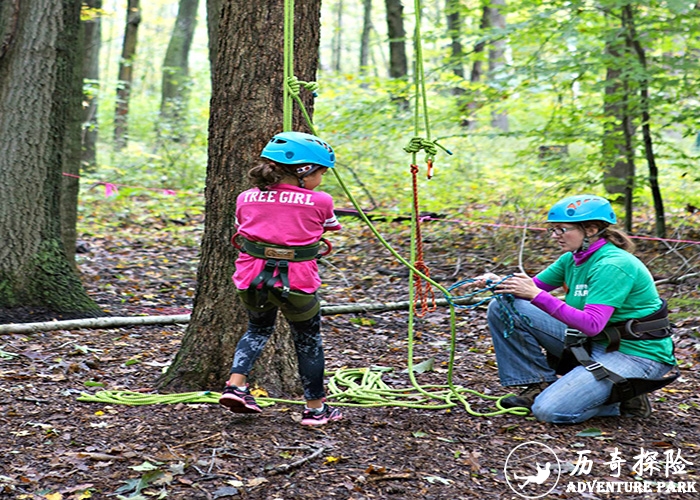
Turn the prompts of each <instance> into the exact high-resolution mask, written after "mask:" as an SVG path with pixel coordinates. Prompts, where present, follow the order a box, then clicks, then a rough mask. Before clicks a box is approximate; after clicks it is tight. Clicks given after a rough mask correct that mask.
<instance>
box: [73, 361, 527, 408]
mask: <svg viewBox="0 0 700 500" xmlns="http://www.w3.org/2000/svg"><path fill="white" fill-rule="evenodd" d="M392 370H393V369H392V368H387V367H372V368H340V369H338V370H336V371H335V372H334V373H332V374H329V375H330V378H329V380H328V396H327V400H328V401H332V402H333V404H334V405H336V406H353V407H364V408H366V407H377V406H396V407H402V408H415V409H430V410H445V409H450V408H454V407H456V406H459V405H460V403H461V404H462V405H466V409H467V411H468V412H469V414H470V415H474V416H482V417H489V416H494V415H500V414H503V413H511V414H515V415H527V413H528V410H527V409H525V408H515V409H514V408H510V409H506V408H503V407H502V406H501V405H500V400H501V399H502V398H503V397H505V396H488V395H484V394H480V393H478V392H476V391H473V390H470V389H466V388H464V387H450V386H449V385H425V386H419V387H415V386H414V387H402V388H395V387H389V386H388V385H387V384H386V383H385V382H384V380H383V379H382V377H383V375H384V374H385V373H388V372H390V371H392ZM463 394H471V395H474V396H478V397H479V398H482V399H487V400H491V401H493V402H494V404H495V406H496V410H494V411H488V412H477V411H474V410H472V409H471V406H470V405H469V403H467V402H466V401H465V399H464V397H463V396H462V395H463ZM220 397H221V393H218V392H210V391H198V392H185V393H178V394H149V393H142V392H135V391H117V390H113V391H99V392H96V393H95V394H87V393H82V394H81V395H80V396H79V397H78V398H77V399H78V401H81V402H86V403H101V404H105V405H116V404H120V405H128V406H145V405H156V404H161V405H163V404H178V403H187V404H194V403H199V404H217V403H218V402H219V398H220ZM255 401H256V402H257V403H258V404H259V405H260V407H261V408H265V407H269V406H272V405H274V404H276V403H281V404H304V401H297V400H288V399H279V398H269V397H256V398H255Z"/></svg>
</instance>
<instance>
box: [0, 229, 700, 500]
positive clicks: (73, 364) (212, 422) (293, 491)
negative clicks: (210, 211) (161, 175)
mask: <svg viewBox="0 0 700 500" xmlns="http://www.w3.org/2000/svg"><path fill="white" fill-rule="evenodd" d="M176 222H177V221H176ZM196 222H199V224H196ZM341 222H342V223H343V224H344V225H345V230H344V231H343V232H341V233H338V234H333V235H332V236H331V239H332V241H333V243H334V252H333V254H331V255H330V256H329V257H328V259H327V260H326V261H325V262H323V263H322V264H321V273H322V278H323V280H324V287H323V290H322V293H323V299H324V300H325V301H326V302H327V303H329V304H347V303H355V304H358V303H362V302H367V303H376V302H393V301H406V300H407V297H408V278H407V274H408V273H407V270H406V269H405V268H404V267H403V266H402V265H400V264H399V263H398V262H396V259H395V258H394V257H392V256H391V254H390V253H389V252H388V251H387V250H386V249H384V247H383V246H382V245H380V243H379V242H378V241H377V239H376V238H375V237H374V236H373V235H372V234H371V232H370V231H369V230H368V229H367V228H366V227H364V226H363V225H361V224H359V223H357V222H356V221H354V220H351V219H347V218H344V219H342V220H341ZM503 222H504V223H508V222H509V221H503ZM178 224H180V223H177V224H176V223H173V222H172V221H170V222H168V221H158V220H154V221H150V222H141V223H139V224H132V225H129V224H126V225H123V226H122V227H121V228H120V229H119V230H118V231H114V232H110V231H104V232H103V233H104V234H98V235H96V234H94V233H93V235H91V236H89V237H83V238H82V241H81V253H80V254H79V255H78V261H79V264H80V270H81V273H82V277H83V281H84V283H85V286H86V288H87V290H88V291H89V293H90V295H91V296H92V297H93V298H94V299H95V300H96V301H97V302H98V303H99V305H100V306H101V307H102V308H103V309H104V310H105V311H107V312H108V313H109V314H111V315H114V316H129V315H134V316H135V315H165V314H183V313H187V312H189V311H190V309H191V307H192V300H193V296H194V290H195V279H196V268H197V261H198V246H197V245H188V244H183V243H182V241H183V239H182V238H177V237H173V235H174V234H177V232H178V231H182V230H187V231H189V232H190V235H191V236H192V235H193V237H192V238H190V241H192V240H197V241H198V236H199V233H198V231H199V230H195V229H193V228H194V227H199V228H201V221H188V225H190V224H191V225H190V227H187V228H184V229H183V228H182V227H181V226H179V225H178ZM377 227H378V228H379V231H380V232H384V236H385V237H386V238H387V240H388V241H389V242H390V243H391V244H392V245H393V246H394V247H395V248H396V249H397V250H398V251H399V252H400V253H401V254H402V255H409V251H410V249H409V244H408V242H409V240H410V231H409V227H408V225H406V224H402V223H384V222H383V223H378V226H377ZM523 233H524V232H523V231H522V230H519V229H509V228H507V227H496V226H493V227H491V226H487V225H485V226H473V225H469V224H453V223H449V222H446V221H445V222H431V223H426V224H424V225H423V239H424V247H423V250H424V253H425V257H424V261H425V263H426V264H427V265H428V267H429V268H430V273H431V277H433V278H434V279H435V280H436V281H437V282H439V283H441V284H443V286H446V287H449V286H451V285H452V284H454V283H456V282H458V281H460V280H464V279H468V278H470V277H473V276H475V275H477V274H479V273H481V272H484V271H485V270H488V271H494V272H497V273H501V274H507V273H508V272H513V271H516V270H517V269H518V266H519V265H521V266H522V267H523V269H525V270H526V271H527V272H530V273H535V272H537V271H538V270H540V269H541V268H542V267H544V266H545V265H546V264H547V263H549V262H551V261H552V260H553V259H554V258H555V257H556V255H557V249H556V248H555V245H553V244H552V243H551V242H550V241H549V238H547V237H546V236H545V234H544V233H543V232H538V231H529V232H527V233H528V234H527V236H528V238H527V240H526V241H525V243H524V245H521V238H522V236H523ZM685 236H686V238H694V239H695V240H697V239H699V238H698V235H697V234H686V235H685ZM640 246H641V247H642V248H640V253H639V255H640V256H641V257H642V259H643V260H644V261H645V262H648V263H650V267H651V268H652V270H653V273H654V275H655V278H656V279H657V280H658V281H659V283H662V284H660V285H659V288H660V291H661V293H662V295H664V296H665V297H666V298H667V299H671V305H672V307H671V309H672V314H673V320H674V321H675V322H676V324H677V329H676V334H675V341H676V355H677V358H678V360H679V364H680V367H681V372H682V377H681V378H680V379H679V380H677V381H676V382H675V383H673V384H672V385H670V386H668V387H667V388H665V389H663V390H661V391H657V392H656V393H654V394H653V395H652V396H651V400H652V404H653V408H654V411H653V413H652V415H651V416H650V417H648V418H645V419H641V418H598V419H592V420H590V421H588V422H585V423H583V424H578V425H569V426H555V425H549V424H543V423H540V422H538V421H536V420H534V419H533V418H532V417H530V416H519V415H513V414H499V415H491V416H481V415H478V414H488V413H492V412H494V410H496V408H495V406H494V400H493V399H489V397H496V396H502V395H504V394H506V393H507V392H508V391H507V390H506V389H504V388H502V387H501V386H500V385H499V383H498V377H497V369H496V365H495V357H494V354H493V351H492V347H491V342H490V336H489V333H488V328H487V326H486V322H485V307H484V306H479V307H462V308H458V309H457V314H456V318H457V321H456V345H455V350H454V370H453V376H452V382H453V384H454V386H456V387H457V388H458V390H459V391H461V392H460V394H462V395H463V397H465V399H466V401H467V405H465V404H457V405H456V406H454V407H452V408H447V409H430V408H426V407H424V406H421V405H420V404H416V405H415V406H419V407H417V408H408V407H401V406H381V407H373V408H363V407H357V406H343V407H342V411H343V414H344V418H343V420H342V421H339V422H334V423H330V424H328V425H326V426H322V427H320V428H304V427H302V426H301V425H299V419H300V413H301V406H298V405H294V404H282V403H277V404H274V405H272V406H269V407H266V408H265V409H264V412H263V413H262V414H260V415H255V416H246V415H234V414H232V413H230V412H228V411H227V410H225V409H224V408H222V407H220V406H218V405H217V404H208V403H194V404H192V403H177V404H168V405H157V404H154V405H144V406H128V405H120V404H103V403H94V402H81V401H79V400H78V397H79V396H80V395H81V394H83V393H89V394H94V393H97V392H99V391H102V390H131V391H139V392H142V393H149V392H152V391H153V389H154V384H155V381H156V379H157V378H158V376H159V375H160V374H161V373H162V370H163V369H164V368H165V367H166V366H167V365H168V363H169V362H171V360H172V359H173V357H174V355H175V353H176V352H177V350H178V347H179V345H180V342H181V339H182V336H183V333H184V331H185V325H167V326H165V325H160V326H148V327H144V326H139V327H125V328H114V329H106V330H94V329H84V330H76V331H68V330H56V331H47V332H38V333H33V334H12V333H10V334H4V335H2V336H0V423H1V425H2V429H3V432H2V433H0V449H2V450H3V453H2V456H1V457H0V498H8V499H49V500H65V499H84V498H98V499H103V498H104V499H107V498H117V499H122V498H131V499H146V498H147V499H156V498H168V499H178V500H179V499H182V500H195V499H218V498H242V499H261V500H262V499H264V500H270V499H280V500H282V499H284V500H287V499H302V498H303V499H306V498H318V499H332V498H337V499H358V500H359V499H418V498H425V499H482V498H483V499H487V498H488V499H518V498H548V499H550V498H551V499H554V498H556V499H580V498H585V499H609V498H624V499H641V498H674V499H675V498H683V499H685V498H700V493H697V492H698V491H700V485H698V482H700V477H699V476H700V474H699V473H698V463H699V462H700V426H699V422H700V418H699V417H700V396H699V394H700V378H699V373H700V372H699V370H700V337H699V334H698V328H700V316H698V313H697V312H696V311H694V310H690V309H688V310H685V309H684V307H683V305H682V304H686V303H690V302H689V301H691V299H692V300H695V301H697V300H698V294H699V292H698V283H699V282H700V280H698V279H697V278H693V277H692V276H691V277H689V278H687V279H682V280H677V279H673V278H674V277H677V275H678V270H679V269H680V268H683V267H684V266H685V268H686V270H685V273H684V274H687V275H688V274H690V275H692V274H693V270H692V269H688V267H687V266H688V263H689V262H690V263H692V262H693V259H694V258H695V257H696V254H697V253H698V250H699V249H700V247H699V246H697V245H695V246H694V245H687V246H685V247H684V248H683V249H679V248H676V249H674V250H673V251H669V248H668V246H665V245H662V244H660V243H657V242H643V244H642V245H640ZM523 249H524V251H523ZM693 280H694V281H693ZM436 294H437V295H438V297H439V298H441V294H440V292H439V291H436ZM674 299H677V301H676V302H675V303H678V304H681V306H678V307H675V308H674V306H673V304H674ZM46 319H50V318H46V317H43V315H42V314H41V313H40V312H39V311H34V310H27V309H25V310H21V311H17V310H16V311H0V324H2V323H10V322H17V321H23V322H31V321H42V320H46ZM54 319H62V318H54ZM408 325H409V313H408V312H407V311H406V310H396V311H388V312H376V313H373V312H366V313H352V314H339V315H332V316H330V315H329V316H325V317H324V323H323V337H324V345H325V351H326V360H327V369H328V371H329V372H330V373H333V372H335V371H336V370H339V369H352V368H369V367H378V366H380V367H388V368H392V371H388V372H386V373H385V374H384V375H383V379H382V380H383V382H384V383H386V384H387V385H388V386H390V387H392V388H405V389H406V391H405V392H406V393H407V399H406V400H403V399H401V398H397V400H399V401H402V402H403V401H408V402H411V401H414V402H418V403H420V402H419V401H418V399H419V398H417V397H416V396H415V391H414V389H413V387H412V384H411V381H410V378H409V376H408V373H407V372H406V370H407V366H408V345H407V333H408V328H409V327H408ZM413 333H414V337H415V342H414V345H413V362H414V365H420V367H421V369H420V370H416V372H417V373H416V380H417V382H418V384H420V385H422V386H426V387H428V386H429V385H431V384H435V385H440V384H445V383H446V381H447V379H448V366H449V365H448V362H449V359H450V352H451V349H450V345H451V342H450V341H451V336H450V315H449V309H448V308H446V307H440V308H438V309H437V310H436V311H435V312H431V313H428V314H427V315H425V317H423V318H417V317H416V318H414V321H413ZM428 361H430V364H429V365H428V363H427V362H428ZM222 384H223V381H222ZM213 390H220V388H216V389H213ZM427 390H428V391H432V390H437V389H433V388H430V387H429V388H428V389H427ZM554 458H556V461H558V462H559V464H560V466H561V474H559V475H558V476H557V477H556V480H555V478H554V476H550V477H549V478H548V480H547V481H545V482H544V483H542V484H541V485H537V483H536V482H534V481H535V476H536V473H537V469H536V467H539V466H540V465H543V464H544V462H545V461H552V460H554ZM614 459H617V462H616V463H619V464H620V468H619V469H615V468H613V467H612V465H613V463H614V462H615V460H614ZM507 464H508V467H510V469H509V470H510V473H511V474H512V475H513V476H506V474H505V472H504V468H505V467H506V465H507ZM529 472H532V474H531V475H532V478H531V481H530V484H529V485H528V484H527V479H525V481H522V479H524V476H527V475H528V473H529ZM518 474H520V475H519V476H518ZM515 479H521V480H520V481H516V480H515ZM615 484H617V485H618V486H617V487H616V486H614V485H615ZM610 485H613V486H610ZM601 487H604V488H608V489H607V490H606V489H603V490H601ZM610 488H612V489H610ZM615 488H619V490H615ZM645 488H646V489H647V490H650V491H647V492H644V489H645ZM659 488H663V489H661V491H658V490H657V489H659ZM681 488H683V489H685V490H686V491H678V490H679V489H681ZM673 490H676V491H673Z"/></svg>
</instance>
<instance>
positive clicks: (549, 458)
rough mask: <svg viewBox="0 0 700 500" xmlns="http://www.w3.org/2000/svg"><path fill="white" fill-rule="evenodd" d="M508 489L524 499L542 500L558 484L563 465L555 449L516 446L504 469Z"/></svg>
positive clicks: (530, 443)
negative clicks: (539, 499)
mask: <svg viewBox="0 0 700 500" xmlns="http://www.w3.org/2000/svg"><path fill="white" fill-rule="evenodd" d="M503 472H504V473H505V477H506V481H507V482H508V486H510V489H511V490H513V491H514V492H515V493H516V494H517V495H519V496H521V497H523V498H541V497H543V496H545V495H547V494H548V493H549V492H551V491H552V490H553V489H554V488H555V487H556V486H557V483H559V477H560V476H561V464H560V463H559V458H557V455H556V454H555V453H554V451H552V449H551V448H550V447H549V446H547V445H544V444H542V443H538V442H537V441H528V442H527V443H522V444H519V445H518V446H516V447H515V448H513V449H512V450H511V452H510V453H509V454H508V458H506V465H505V467H504V468H503Z"/></svg>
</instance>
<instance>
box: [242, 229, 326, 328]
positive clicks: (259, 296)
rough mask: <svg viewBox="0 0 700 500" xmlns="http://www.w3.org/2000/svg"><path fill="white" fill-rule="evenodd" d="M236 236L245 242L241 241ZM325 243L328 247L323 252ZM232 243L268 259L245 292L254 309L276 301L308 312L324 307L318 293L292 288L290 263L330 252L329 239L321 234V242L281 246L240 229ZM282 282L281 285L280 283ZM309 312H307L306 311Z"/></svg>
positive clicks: (268, 305)
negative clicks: (293, 289)
mask: <svg viewBox="0 0 700 500" xmlns="http://www.w3.org/2000/svg"><path fill="white" fill-rule="evenodd" d="M236 238H240V239H241V240H242V241H243V243H242V244H239V243H238V242H237V241H236ZM321 243H324V244H325V245H326V250H325V251H323V252H321V251H320V249H321ZM231 244H232V245H233V246H234V247H236V248H237V249H238V250H239V251H241V252H243V253H246V254H248V255H250V256H252V257H256V258H258V259H265V267H263V270H262V271H261V272H260V274H258V275H257V276H256V277H255V278H254V279H253V280H252V281H251V283H250V285H249V286H248V288H247V289H246V290H244V291H243V292H241V298H242V299H243V302H244V303H245V305H246V306H247V307H249V308H251V309H252V310H254V311H255V310H263V309H266V308H269V307H270V300H272V301H273V303H281V305H282V306H283V309H284V310H285V312H287V311H286V310H288V309H290V310H291V312H292V314H295V315H296V314H304V313H307V312H310V311H312V310H317V309H318V308H319V307H320V304H319V302H318V298H317V297H316V295H315V294H300V293H295V292H292V290H291V289H290V287H289V263H290V262H304V261H309V260H314V259H318V258H321V257H323V256H325V255H328V254H329V253H330V252H331V250H332V248H333V247H332V246H331V244H330V242H329V241H328V240H326V239H325V238H321V239H320V240H319V241H318V242H316V243H313V244H311V245H305V246H281V245H273V244H270V243H265V242H261V241H251V240H249V239H247V238H244V237H243V236H241V235H240V234H238V233H236V234H234V235H233V236H232V237H231ZM278 284H281V287H278V286H277V285H278ZM304 316H306V314H304Z"/></svg>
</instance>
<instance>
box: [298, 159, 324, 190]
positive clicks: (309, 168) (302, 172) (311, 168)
mask: <svg viewBox="0 0 700 500" xmlns="http://www.w3.org/2000/svg"><path fill="white" fill-rule="evenodd" d="M319 167H320V165H313V164H309V165H304V166H301V167H299V168H297V169H295V170H294V171H295V172H296V174H297V179H299V187H301V188H303V187H304V177H306V176H307V175H311V174H313V173H314V172H315V171H316V170H318V169H319Z"/></svg>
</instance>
